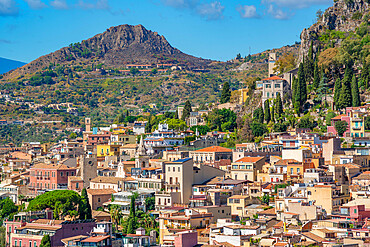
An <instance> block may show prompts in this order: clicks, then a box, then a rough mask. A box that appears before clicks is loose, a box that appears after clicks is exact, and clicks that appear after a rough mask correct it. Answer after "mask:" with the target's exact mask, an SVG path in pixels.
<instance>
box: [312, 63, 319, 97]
mask: <svg viewBox="0 0 370 247" xmlns="http://www.w3.org/2000/svg"><path fill="white" fill-rule="evenodd" d="M319 84H320V70H319V65H318V64H317V60H316V62H315V69H314V72H313V82H312V89H313V90H315V89H317V88H318V87H319Z"/></svg>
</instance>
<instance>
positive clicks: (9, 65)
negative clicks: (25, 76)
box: [0, 57, 25, 74]
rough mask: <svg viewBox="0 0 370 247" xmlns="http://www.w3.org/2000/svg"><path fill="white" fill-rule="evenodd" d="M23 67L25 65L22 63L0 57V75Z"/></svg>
mask: <svg viewBox="0 0 370 247" xmlns="http://www.w3.org/2000/svg"><path fill="white" fill-rule="evenodd" d="M23 65H25V63H23V62H19V61H15V60H11V59H6V58H2V57H0V74H3V73H6V72H8V71H10V70H13V69H16V68H19V67H22V66H23Z"/></svg>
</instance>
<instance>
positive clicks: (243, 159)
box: [235, 157, 264, 163]
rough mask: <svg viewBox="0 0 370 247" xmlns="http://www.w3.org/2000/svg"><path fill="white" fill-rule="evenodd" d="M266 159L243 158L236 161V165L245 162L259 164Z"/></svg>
mask: <svg viewBox="0 0 370 247" xmlns="http://www.w3.org/2000/svg"><path fill="white" fill-rule="evenodd" d="M262 159H264V157H244V158H241V159H239V160H237V161H235V162H236V163H239V162H245V163H255V162H258V161H260V160H262Z"/></svg>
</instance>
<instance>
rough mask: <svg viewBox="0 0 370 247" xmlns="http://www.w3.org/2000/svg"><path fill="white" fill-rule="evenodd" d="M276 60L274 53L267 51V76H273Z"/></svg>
mask: <svg viewBox="0 0 370 247" xmlns="http://www.w3.org/2000/svg"><path fill="white" fill-rule="evenodd" d="M275 62H276V53H269V74H268V77H271V76H274V75H275V73H274V68H275Z"/></svg>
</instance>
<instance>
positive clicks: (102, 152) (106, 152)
mask: <svg viewBox="0 0 370 247" xmlns="http://www.w3.org/2000/svg"><path fill="white" fill-rule="evenodd" d="M120 146H121V145H97V146H96V150H97V156H98V157H105V156H119V154H120V153H119V152H120Z"/></svg>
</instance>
